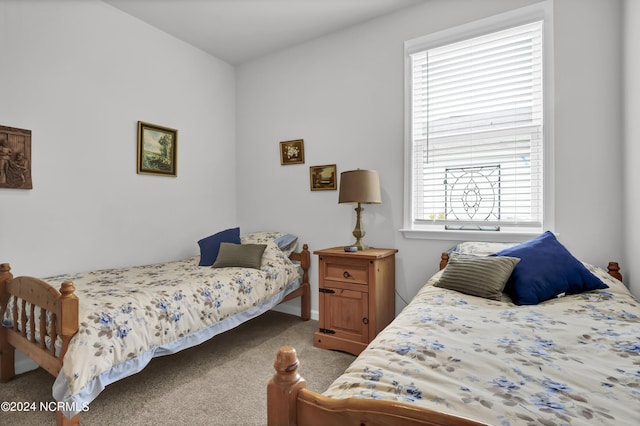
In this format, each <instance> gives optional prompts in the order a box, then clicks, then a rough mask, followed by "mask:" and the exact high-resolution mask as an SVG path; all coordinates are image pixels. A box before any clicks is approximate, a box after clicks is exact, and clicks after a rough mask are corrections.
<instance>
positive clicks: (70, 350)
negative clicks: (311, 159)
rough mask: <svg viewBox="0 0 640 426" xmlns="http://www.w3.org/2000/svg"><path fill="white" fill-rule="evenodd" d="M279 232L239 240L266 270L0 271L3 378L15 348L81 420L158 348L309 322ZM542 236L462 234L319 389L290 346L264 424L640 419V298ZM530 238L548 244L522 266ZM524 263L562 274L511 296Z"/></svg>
mask: <svg viewBox="0 0 640 426" xmlns="http://www.w3.org/2000/svg"><path fill="white" fill-rule="evenodd" d="M282 236H283V235H282V234H278V233H268V232H267V233H252V234H245V235H243V236H242V241H241V242H242V244H246V245H251V244H262V245H264V246H265V248H264V252H263V254H262V255H261V258H260V263H259V265H257V266H259V267H256V268H246V267H243V268H238V267H229V268H226V267H223V268H211V267H202V266H199V265H198V258H197V257H194V258H190V259H185V260H182V261H177V262H170V263H165V264H158V265H148V266H141V267H132V268H123V269H111V270H104V271H94V272H89V273H84V274H73V275H61V276H56V277H50V278H47V279H46V281H45V280H39V279H36V278H30V277H16V278H14V277H13V275H12V274H11V272H10V267H9V265H8V264H2V265H1V266H0V318H1V319H2V321H3V327H0V379H1V380H2V381H7V380H9V379H11V377H12V376H13V375H14V351H15V349H18V350H20V351H21V352H23V353H25V354H26V355H28V356H29V357H31V358H32V359H34V360H35V361H36V362H37V363H38V364H39V365H41V366H42V367H43V368H44V369H46V370H47V371H49V372H50V373H51V374H52V375H54V376H56V381H55V384H54V386H53V395H54V398H55V399H56V400H57V401H58V402H59V403H60V404H59V411H58V413H57V417H56V418H57V422H58V423H59V424H77V423H79V416H80V413H81V412H82V411H83V410H86V409H87V406H88V404H89V403H90V402H91V401H92V400H93V399H94V398H96V397H97V396H98V394H99V393H100V392H101V391H102V389H104V387H105V386H107V385H108V384H109V383H113V382H114V381H116V380H119V379H121V378H124V377H126V376H129V375H132V374H135V373H136V372H138V371H140V370H141V369H142V368H144V366H145V365H146V364H147V363H148V362H149V361H150V359H151V358H152V357H154V356H161V355H166V354H170V353H173V352H176V351H179V350H181V349H185V348H187V347H191V346H194V345H197V344H199V343H201V342H203V341H205V340H207V339H209V338H211V337H213V336H214V335H216V334H219V333H221V332H224V331H226V330H228V329H231V328H233V327H235V326H236V325H238V324H240V323H242V322H244V321H246V320H247V319H250V318H253V317H255V316H257V315H260V314H261V313H263V312H265V311H266V310H268V309H270V308H272V307H273V306H275V305H276V304H278V303H280V302H282V301H285V300H291V299H292V298H294V297H301V308H302V314H301V316H302V318H303V319H309V316H310V305H309V296H310V295H309V284H308V282H309V280H308V269H309V265H310V255H309V251H308V247H307V246H306V245H304V246H303V249H302V251H301V252H299V253H296V252H294V251H293V249H292V246H295V243H297V242H295V241H294V244H291V243H292V241H289V242H288V244H287V246H286V247H284V246H281V245H280V243H279V241H281V240H280V237H282ZM542 237H543V238H542V239H541V240H540V241H542V244H541V247H538V246H536V245H535V244H534V245H533V246H531V245H530V246H529V247H526V243H525V244H524V245H515V246H514V245H500V244H499V245H496V244H492V243H465V244H461V245H459V246H458V247H456V248H455V249H454V250H452V251H451V252H450V253H444V254H443V256H442V261H441V271H440V272H438V273H437V274H435V275H434V276H433V277H432V278H431V279H429V280H428V282H427V283H426V284H425V285H424V286H423V288H422V289H421V290H420V291H419V292H418V294H417V295H416V296H415V297H414V299H413V300H412V301H411V303H410V304H409V305H408V306H407V307H406V308H405V309H404V310H403V311H402V312H401V313H400V314H399V315H398V317H397V318H396V319H395V320H394V321H393V322H392V323H391V324H390V325H389V326H388V327H387V328H386V329H385V330H383V332H381V333H380V334H379V335H378V336H377V337H376V338H375V339H374V340H373V341H372V342H371V343H370V344H369V346H368V347H367V349H365V351H363V352H362V353H361V354H360V356H359V357H358V358H357V359H356V360H355V361H354V362H353V364H352V365H351V366H350V367H349V368H348V369H347V370H346V371H345V373H344V374H343V375H342V376H340V377H339V378H337V379H336V380H335V381H334V383H333V384H332V385H331V386H330V387H329V388H328V389H327V390H326V391H325V392H324V393H322V394H319V393H315V392H311V391H309V390H307V389H306V388H305V382H304V379H302V378H301V377H300V376H299V375H298V372H297V368H298V363H299V361H298V359H297V355H296V352H295V349H294V348H291V347H283V348H282V349H281V350H280V351H279V352H278V355H277V359H276V362H275V364H274V367H275V369H276V374H275V375H274V377H273V379H272V380H271V382H270V383H269V385H268V388H267V400H268V424H269V425H270V426H276V425H278V426H279V425H285V424H287V425H288V424H298V425H327V424H340V425H460V424H461V425H478V424H493V425H515V424H522V425H529V424H531V425H533V424H544V425H565V424H574V425H580V424H585V425H596V424H597V425H601V424H612V425H613V424H616V425H618V424H640V304H639V303H638V301H637V300H636V299H635V298H634V297H633V296H632V295H631V294H630V293H629V291H628V290H627V288H626V287H625V286H624V284H622V282H621V279H622V277H621V276H620V274H619V271H618V268H617V264H613V263H612V264H610V265H609V268H608V271H607V272H605V271H604V270H601V269H599V268H595V267H593V266H591V265H587V264H582V263H581V262H578V263H579V264H576V263H575V262H573V263H572V261H571V259H567V258H565V257H563V256H566V254H567V253H568V252H566V253H565V252H562V251H560V252H559V251H557V250H558V244H559V243H557V241H555V239H554V237H552V236H549V235H546V234H545V235H543V236H542ZM540 241H538V242H537V243H539V242H540ZM537 243H536V244H537ZM548 243H553V244H555V245H554V246H553V247H550V246H548ZM522 246H525V248H528V249H530V248H533V249H534V251H535V249H538V253H537V254H536V255H535V256H533V257H530V258H529V259H528V258H527V256H526V255H525V256H522V253H521V252H519V251H518V250H520V247H522ZM559 247H560V248H562V249H564V248H563V247H562V246H561V245H559ZM540 249H541V250H540ZM565 251H566V249H565ZM540 252H541V253H543V254H544V255H540ZM496 253H497V255H495V254H496ZM525 254H526V253H525ZM490 255H491V256H490ZM493 255H495V256H493ZM518 256H519V257H518ZM545 256H547V257H545ZM479 259H480V260H479ZM527 259H528V260H527ZM576 262H577V260H576ZM523 265H524V266H523ZM558 265H561V269H562V271H558V268H557V266H558ZM519 267H520V268H519ZM522 267H524V269H525V270H526V269H528V270H529V271H531V270H534V272H539V271H544V272H549V273H551V276H552V277H553V279H551V280H550V282H546V283H542V284H541V283H539V282H538V281H535V280H529V281H526V280H525V283H526V285H525V286H524V287H523V288H522V289H519V290H517V291H516V290H514V286H516V287H517V285H516V284H515V283H514V282H512V281H513V280H514V279H515V280H518V279H521V278H527V277H526V274H525V275H524V276H523V275H522V269H523V268H522ZM558 274H568V275H567V277H568V280H565V281H566V282H564V281H563V280H562V279H556V277H557V276H558ZM576 274H578V276H579V278H580V280H583V281H581V284H580V286H577V287H576V286H575V282H574V281H575V280H576V279H577V278H576ZM514 277H515V278H514ZM563 279H564V278H563ZM47 281H48V282H52V283H60V282H62V286H61V287H60V290H59V291H58V290H57V289H56V288H54V287H52V286H51V285H49V284H48V283H47ZM549 284H550V285H551V287H552V288H551V290H550V289H549ZM505 286H506V287H505ZM503 289H504V291H505V292H506V293H507V294H505V293H503V292H502V291H503ZM531 289H535V291H534V292H533V293H532V292H531V291H530V290H531ZM520 290H522V291H520ZM546 291H547V293H548V291H550V293H548V294H546V295H545V292H546ZM549 294H551V296H549ZM532 297H533V299H532ZM538 297H539V298H540V299H537V298H538ZM310 338H311V337H310Z"/></svg>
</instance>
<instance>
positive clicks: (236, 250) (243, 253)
mask: <svg viewBox="0 0 640 426" xmlns="http://www.w3.org/2000/svg"><path fill="white" fill-rule="evenodd" d="M266 248H267V245H266V244H233V243H221V244H220V251H219V252H218V258H217V259H216V261H215V263H214V264H213V267H214V268H228V267H239V268H254V269H260V264H261V263H262V253H264V249H266Z"/></svg>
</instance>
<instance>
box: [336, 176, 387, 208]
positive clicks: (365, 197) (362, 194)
mask: <svg viewBox="0 0 640 426" xmlns="http://www.w3.org/2000/svg"><path fill="white" fill-rule="evenodd" d="M381 202H382V196H381V195H380V178H379V177H378V172H377V171H376V170H360V169H358V170H350V171H347V172H342V173H340V193H339V195H338V203H363V204H374V203H376V204H377V203H381Z"/></svg>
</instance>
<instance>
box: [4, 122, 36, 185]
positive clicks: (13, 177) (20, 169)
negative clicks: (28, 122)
mask: <svg viewBox="0 0 640 426" xmlns="http://www.w3.org/2000/svg"><path fill="white" fill-rule="evenodd" d="M0 188H13V189H33V183H32V181H31V130H27V129H16V128H15V127H8V126H0Z"/></svg>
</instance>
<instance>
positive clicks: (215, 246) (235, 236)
mask: <svg viewBox="0 0 640 426" xmlns="http://www.w3.org/2000/svg"><path fill="white" fill-rule="evenodd" d="M221 243H233V244H240V228H229V229H225V230H224V231H221V232H218V233H217V234H213V235H209V236H208V237H207V238H203V239H201V240H200V241H198V245H199V246H200V263H199V264H198V265H199V266H211V265H213V264H214V263H215V261H216V259H217V258H218V252H219V251H220V244H221Z"/></svg>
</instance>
